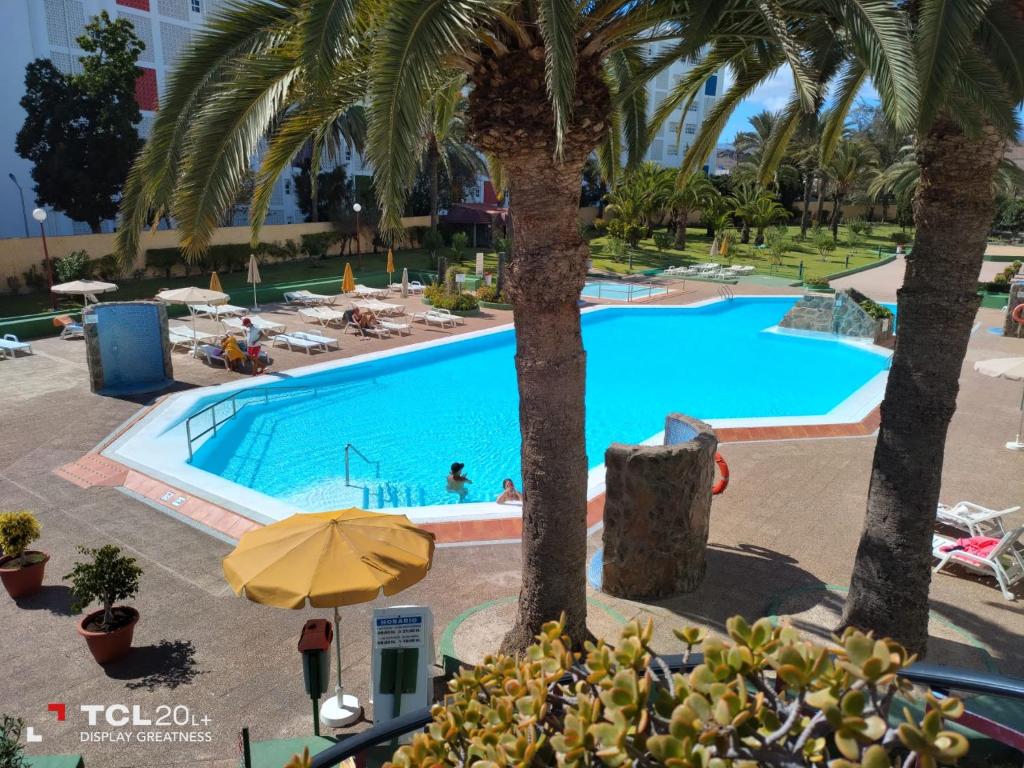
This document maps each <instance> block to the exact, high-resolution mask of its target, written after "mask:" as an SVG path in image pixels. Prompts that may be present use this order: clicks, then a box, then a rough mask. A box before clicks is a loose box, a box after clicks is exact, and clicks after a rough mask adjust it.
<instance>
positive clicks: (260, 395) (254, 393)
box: [185, 387, 317, 461]
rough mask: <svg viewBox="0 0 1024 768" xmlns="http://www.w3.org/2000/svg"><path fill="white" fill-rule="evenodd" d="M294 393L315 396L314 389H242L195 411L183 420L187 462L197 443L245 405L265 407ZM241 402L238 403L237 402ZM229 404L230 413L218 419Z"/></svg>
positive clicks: (315, 389)
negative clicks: (278, 394)
mask: <svg viewBox="0 0 1024 768" xmlns="http://www.w3.org/2000/svg"><path fill="white" fill-rule="evenodd" d="M277 393H287V395H285V396H281V397H274V395H276V394H277ZM296 393H301V394H312V395H316V393H317V388H316V387H258V388H254V389H243V390H240V391H238V392H235V393H234V394H231V395H228V396H227V397H225V398H223V399H221V400H218V401H217V402H215V403H211V404H210V405H208V406H206V407H205V408H203V409H201V410H198V411H196V412H195V413H193V414H192V415H191V416H189V417H188V418H187V419H185V437H186V438H187V440H188V460H189V461H192V456H193V453H194V450H193V449H194V446H195V444H196V442H197V441H199V440H201V439H202V438H204V437H206V435H208V434H210V433H211V432H212V433H213V434H214V435H216V434H217V430H218V429H219V428H220V427H222V426H223V425H224V424H226V423H227V422H229V421H231V420H232V419H233V418H235V416H237V415H238V414H239V412H240V411H241V410H242V409H243V408H245V407H246V406H247V405H254V404H262V405H267V404H269V403H270V401H271V399H273V400H286V399H290V398H292V397H295V395H296ZM240 400H241V401H242V402H241V403H239V401H240ZM228 403H230V405H231V410H230V412H229V413H228V414H227V415H225V416H223V417H218V415H217V409H218V408H220V407H221V406H224V405H225V404H228ZM207 416H208V417H209V420H210V423H209V425H206V426H202V425H200V426H195V425H196V424H197V423H198V422H199V420H200V419H203V418H206V417H207Z"/></svg>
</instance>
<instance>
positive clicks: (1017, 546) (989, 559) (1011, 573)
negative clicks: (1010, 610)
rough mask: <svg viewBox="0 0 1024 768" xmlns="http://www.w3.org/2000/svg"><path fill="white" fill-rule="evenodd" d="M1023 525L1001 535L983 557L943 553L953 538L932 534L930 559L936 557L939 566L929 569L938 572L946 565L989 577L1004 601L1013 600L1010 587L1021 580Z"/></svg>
mask: <svg viewBox="0 0 1024 768" xmlns="http://www.w3.org/2000/svg"><path fill="white" fill-rule="evenodd" d="M1022 536H1024V525H1022V526H1020V527H1018V528H1014V529H1013V530H1012V531H1008V532H1006V533H1004V534H1003V535H1002V537H1001V538H1000V539H999V543H998V544H996V545H995V547H993V548H992V550H991V551H990V552H989V553H988V554H987V555H985V556H984V557H982V556H980V555H976V554H973V553H971V552H966V551H964V550H962V549H954V550H952V551H945V552H944V551H943V548H944V547H949V546H953V545H955V544H956V541H955V540H954V539H950V538H947V537H946V536H941V535H939V534H937V533H936V534H934V535H933V536H932V556H933V557H936V558H938V560H939V564H938V565H936V566H935V568H933V569H932V572H933V573H938V572H939V571H941V570H942V569H943V568H945V567H946V566H947V565H949V564H950V563H955V564H956V565H959V566H962V567H964V568H966V569H968V570H969V571H972V572H974V573H978V574H981V575H983V576H993V577H995V580H996V582H998V584H999V590H1000V591H1001V592H1002V593H1003V597H1005V598H1006V599H1007V600H1013V599H1014V595H1013V593H1012V592H1011V591H1010V587H1012V586H1013V585H1014V584H1016V583H1017V582H1019V581H1020V580H1021V579H1024V542H1022V541H1021V537H1022Z"/></svg>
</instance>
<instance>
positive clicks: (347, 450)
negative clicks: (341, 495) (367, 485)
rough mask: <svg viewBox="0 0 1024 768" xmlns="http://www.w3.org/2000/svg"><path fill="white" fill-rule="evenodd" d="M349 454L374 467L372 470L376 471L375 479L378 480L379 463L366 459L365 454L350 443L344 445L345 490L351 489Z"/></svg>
mask: <svg viewBox="0 0 1024 768" xmlns="http://www.w3.org/2000/svg"><path fill="white" fill-rule="evenodd" d="M350 453H354V454H355V455H356V456H358V457H359V458H361V459H362V460H363V461H365V462H366V463H367V464H372V465H373V466H374V469H375V470H376V473H377V474H376V479H377V480H380V462H379V461H374V460H373V459H371V458H368V457H367V456H366V454H365V453H363V452H362V451H360V450H359V449H358V448H356V447H355V446H354V445H352V443H345V487H346V488H351V487H352V483H350V482H349V464H350V462H351V457H350V456H349V454H350Z"/></svg>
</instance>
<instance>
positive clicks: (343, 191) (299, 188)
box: [295, 160, 355, 221]
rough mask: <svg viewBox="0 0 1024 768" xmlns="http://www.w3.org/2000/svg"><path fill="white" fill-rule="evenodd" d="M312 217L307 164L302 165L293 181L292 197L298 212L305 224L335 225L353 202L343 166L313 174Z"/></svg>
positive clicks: (308, 165)
mask: <svg viewBox="0 0 1024 768" xmlns="http://www.w3.org/2000/svg"><path fill="white" fill-rule="evenodd" d="M316 189H317V195H316V215H315V216H314V215H313V188H312V184H311V183H310V162H309V161H308V160H306V161H305V162H303V164H302V170H301V171H300V173H299V174H298V175H297V176H296V177H295V196H296V197H297V198H298V204H299V210H300V211H302V213H303V215H304V216H305V217H306V221H338V220H340V219H341V218H342V213H343V212H348V211H349V210H350V209H351V208H352V203H353V202H355V192H354V191H353V188H352V180H351V179H350V178H349V177H348V173H346V171H345V168H344V166H341V165H339V166H338V167H336V168H333V169H332V170H330V171H321V172H320V173H319V174H317V185H316Z"/></svg>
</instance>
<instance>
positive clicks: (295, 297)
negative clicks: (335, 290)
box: [284, 290, 338, 306]
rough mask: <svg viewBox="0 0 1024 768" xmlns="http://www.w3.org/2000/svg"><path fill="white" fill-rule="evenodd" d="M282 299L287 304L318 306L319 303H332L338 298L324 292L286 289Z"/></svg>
mask: <svg viewBox="0 0 1024 768" xmlns="http://www.w3.org/2000/svg"><path fill="white" fill-rule="evenodd" d="M284 300H285V301H287V302H288V303H289V304H302V305H304V306H319V305H321V304H333V303H334V302H335V301H337V300H338V297H337V296H328V295H326V294H324V293H312V292H310V291H306V290H302V291H286V292H285V294H284Z"/></svg>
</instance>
